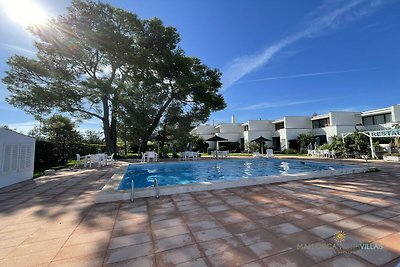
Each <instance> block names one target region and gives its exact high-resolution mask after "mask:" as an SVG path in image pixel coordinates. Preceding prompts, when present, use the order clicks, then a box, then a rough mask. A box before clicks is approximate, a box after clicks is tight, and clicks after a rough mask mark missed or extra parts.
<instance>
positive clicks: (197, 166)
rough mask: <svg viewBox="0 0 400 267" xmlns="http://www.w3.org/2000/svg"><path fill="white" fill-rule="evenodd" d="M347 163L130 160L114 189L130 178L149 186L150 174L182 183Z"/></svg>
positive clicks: (163, 182) (124, 185) (164, 183)
mask: <svg viewBox="0 0 400 267" xmlns="http://www.w3.org/2000/svg"><path fill="white" fill-rule="evenodd" d="M351 167H352V166H351V165H338V164H331V163H329V164H327V163H319V162H310V161H300V160H286V159H285V160H283V159H266V158H261V159H230V160H210V161H190V162H188V161H185V162H169V163H154V164H131V165H129V166H128V168H127V170H126V172H125V174H124V176H123V178H122V180H121V183H120V184H119V186H118V190H128V189H130V188H131V180H132V179H133V181H134V185H135V188H148V187H153V185H154V178H157V180H158V184H159V186H167V185H186V184H194V183H200V182H212V181H224V180H225V181H226V180H227V181H232V180H239V179H248V178H254V177H262V176H278V175H288V174H296V173H310V172H318V171H324V170H338V169H346V168H351Z"/></svg>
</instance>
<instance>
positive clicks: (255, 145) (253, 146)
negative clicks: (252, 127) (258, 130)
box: [244, 142, 260, 152]
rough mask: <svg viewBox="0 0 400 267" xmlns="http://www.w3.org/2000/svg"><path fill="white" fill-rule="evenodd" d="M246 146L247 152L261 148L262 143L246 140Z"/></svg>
mask: <svg viewBox="0 0 400 267" xmlns="http://www.w3.org/2000/svg"><path fill="white" fill-rule="evenodd" d="M244 148H245V150H246V151H247V152H255V151H259V150H260V145H259V144H258V143H256V142H246V143H245V144H244Z"/></svg>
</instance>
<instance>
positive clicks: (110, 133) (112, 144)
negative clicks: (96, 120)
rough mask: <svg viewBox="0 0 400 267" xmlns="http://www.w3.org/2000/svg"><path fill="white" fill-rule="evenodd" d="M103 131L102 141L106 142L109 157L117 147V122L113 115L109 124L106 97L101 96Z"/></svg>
mask: <svg viewBox="0 0 400 267" xmlns="http://www.w3.org/2000/svg"><path fill="white" fill-rule="evenodd" d="M102 102H103V131H104V139H105V141H106V146H107V153H108V154H109V155H111V154H113V153H115V152H116V147H117V122H116V117H115V116H114V115H113V116H112V117H111V124H110V119H109V117H110V109H109V107H108V97H107V96H103V98H102Z"/></svg>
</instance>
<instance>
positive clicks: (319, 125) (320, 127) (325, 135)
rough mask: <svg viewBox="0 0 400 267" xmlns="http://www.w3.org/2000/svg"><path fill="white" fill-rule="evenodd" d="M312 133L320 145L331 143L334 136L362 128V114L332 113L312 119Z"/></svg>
mask: <svg viewBox="0 0 400 267" xmlns="http://www.w3.org/2000/svg"><path fill="white" fill-rule="evenodd" d="M311 124H312V132H313V133H314V134H315V136H316V138H317V143H318V144H324V143H330V142H331V140H332V137H333V136H341V135H342V134H343V133H350V132H354V131H355V127H356V126H357V128H358V129H361V128H362V119H361V112H348V111H331V112H329V113H327V114H322V115H319V116H314V117H312V118H311Z"/></svg>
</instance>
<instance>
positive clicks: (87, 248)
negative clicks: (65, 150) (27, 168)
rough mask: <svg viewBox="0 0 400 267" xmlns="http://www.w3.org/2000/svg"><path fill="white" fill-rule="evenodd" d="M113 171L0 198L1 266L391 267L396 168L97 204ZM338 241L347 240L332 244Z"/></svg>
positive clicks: (0, 193)
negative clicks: (338, 235) (340, 234)
mask: <svg viewBox="0 0 400 267" xmlns="http://www.w3.org/2000/svg"><path fill="white" fill-rule="evenodd" d="M115 168H116V167H114V168H113V167H106V168H101V169H97V170H76V171H65V172H62V173H60V174H58V175H57V176H54V177H51V178H41V179H36V180H33V181H27V182H22V183H19V184H16V185H12V186H9V187H6V188H2V189H0V202H1V205H0V266H10V267H11V266H12V267H16V266H139V267H143V266H144V267H146V266H181V267H182V266H194V267H196V266H199V267H202V266H229V267H231V266H247V267H250V266H284V265H286V266H302V267H303V266H366V267H368V266H386V267H387V266H396V265H397V264H398V263H400V165H399V164H379V165H378V168H379V169H380V171H379V172H372V173H365V174H355V175H347V176H341V177H330V178H326V179H312V180H305V181H294V182H288V183H281V184H273V185H259V186H250V187H242V188H233V189H224V190H213V191H205V192H195V193H187V194H178V195H173V196H165V197H162V198H161V199H155V198H147V199H137V200H135V202H133V203H131V202H114V203H106V204H95V203H94V199H95V197H96V194H97V192H98V191H99V190H101V188H102V187H103V186H104V184H105V183H106V182H107V181H108V179H110V177H111V176H112V175H113V173H114V172H115ZM338 231H344V233H345V235H346V236H345V240H343V241H340V240H339V241H338V240H336V239H335V234H336V233H337V232H338Z"/></svg>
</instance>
